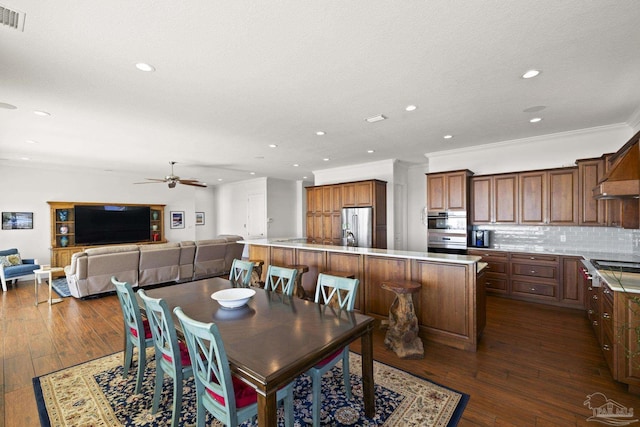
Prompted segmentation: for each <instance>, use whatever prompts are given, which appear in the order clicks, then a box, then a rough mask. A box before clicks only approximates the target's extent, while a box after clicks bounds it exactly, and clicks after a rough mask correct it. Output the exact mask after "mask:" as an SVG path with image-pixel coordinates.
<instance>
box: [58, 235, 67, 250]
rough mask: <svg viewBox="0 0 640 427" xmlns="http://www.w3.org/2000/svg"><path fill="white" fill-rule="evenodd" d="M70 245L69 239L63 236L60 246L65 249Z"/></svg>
mask: <svg viewBox="0 0 640 427" xmlns="http://www.w3.org/2000/svg"><path fill="white" fill-rule="evenodd" d="M68 244H69V238H68V237H67V236H62V237H61V238H60V246H62V247H63V248H65V247H67V245H68Z"/></svg>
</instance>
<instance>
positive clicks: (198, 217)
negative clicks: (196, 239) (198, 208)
mask: <svg viewBox="0 0 640 427" xmlns="http://www.w3.org/2000/svg"><path fill="white" fill-rule="evenodd" d="M196 225H204V212H196Z"/></svg>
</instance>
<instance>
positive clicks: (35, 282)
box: [33, 273, 40, 307]
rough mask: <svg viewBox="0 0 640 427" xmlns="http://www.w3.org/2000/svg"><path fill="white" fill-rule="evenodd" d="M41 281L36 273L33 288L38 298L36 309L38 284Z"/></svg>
mask: <svg viewBox="0 0 640 427" xmlns="http://www.w3.org/2000/svg"><path fill="white" fill-rule="evenodd" d="M39 281H40V276H38V274H37V273H36V274H35V276H34V277H33V286H34V290H35V296H36V307H37V306H38V282H39Z"/></svg>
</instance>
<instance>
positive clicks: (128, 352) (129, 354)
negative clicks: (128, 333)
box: [122, 339, 133, 378]
mask: <svg viewBox="0 0 640 427" xmlns="http://www.w3.org/2000/svg"><path fill="white" fill-rule="evenodd" d="M132 359H133V344H132V343H131V341H129V340H128V339H127V340H126V344H125V349H124V362H123V363H122V368H123V371H122V378H127V375H129V370H130V369H131V362H132Z"/></svg>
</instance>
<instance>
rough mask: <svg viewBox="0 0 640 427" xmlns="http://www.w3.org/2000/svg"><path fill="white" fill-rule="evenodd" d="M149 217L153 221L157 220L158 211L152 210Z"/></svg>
mask: <svg viewBox="0 0 640 427" xmlns="http://www.w3.org/2000/svg"><path fill="white" fill-rule="evenodd" d="M151 217H152V218H153V220H154V221H157V220H158V211H153V212H152V213H151Z"/></svg>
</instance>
